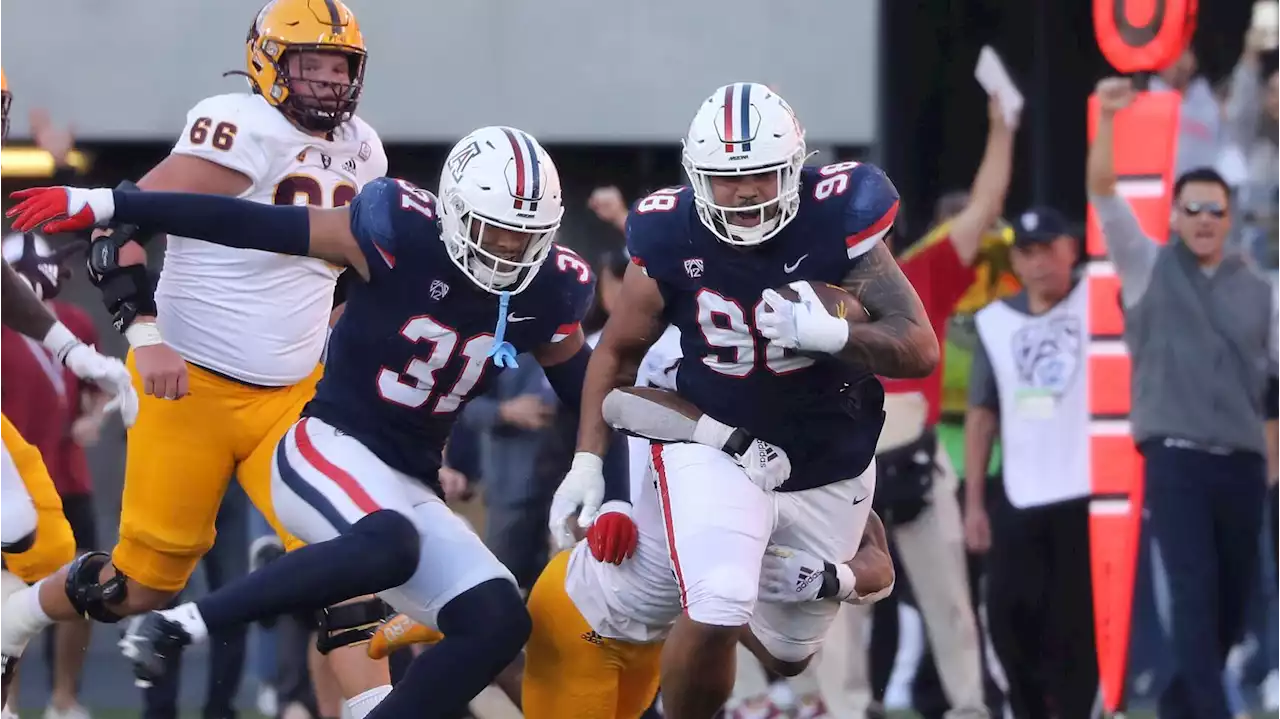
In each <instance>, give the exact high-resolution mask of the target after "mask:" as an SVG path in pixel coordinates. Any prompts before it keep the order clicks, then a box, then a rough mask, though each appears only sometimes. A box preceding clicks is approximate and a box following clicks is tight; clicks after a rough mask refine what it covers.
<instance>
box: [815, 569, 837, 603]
mask: <svg viewBox="0 0 1280 719" xmlns="http://www.w3.org/2000/svg"><path fill="white" fill-rule="evenodd" d="M839 593H840V575H838V574H836V565H834V564H832V563H831V562H823V563H822V586H820V587H818V599H827V598H829V597H834V596H836V595H837V594H839Z"/></svg>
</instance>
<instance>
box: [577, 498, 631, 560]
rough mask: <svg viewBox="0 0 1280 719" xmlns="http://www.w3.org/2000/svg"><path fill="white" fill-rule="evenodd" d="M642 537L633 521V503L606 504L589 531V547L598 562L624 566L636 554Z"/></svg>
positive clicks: (618, 501)
mask: <svg viewBox="0 0 1280 719" xmlns="http://www.w3.org/2000/svg"><path fill="white" fill-rule="evenodd" d="M639 541H640V535H639V533H638V532H637V531H636V523H635V522H634V521H632V519H631V503H630V502H623V501H621V500H616V499H615V500H613V501H610V502H605V503H604V506H603V507H601V508H600V513H599V514H597V515H596V521H595V522H594V523H593V524H592V525H591V528H590V529H588V530H587V546H588V547H590V548H591V556H593V557H595V558H596V561H598V562H608V563H610V564H622V560H624V559H629V558H630V557H631V555H633V554H635V553H636V543H637V542H639Z"/></svg>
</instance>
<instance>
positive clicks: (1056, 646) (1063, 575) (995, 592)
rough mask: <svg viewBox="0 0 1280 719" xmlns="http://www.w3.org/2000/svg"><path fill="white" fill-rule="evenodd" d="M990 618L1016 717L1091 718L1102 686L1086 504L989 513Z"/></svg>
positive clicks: (1008, 508) (1003, 508)
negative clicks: (1096, 636)
mask: <svg viewBox="0 0 1280 719" xmlns="http://www.w3.org/2000/svg"><path fill="white" fill-rule="evenodd" d="M991 525H992V526H991V531H992V537H991V552H990V554H989V556H988V559H987V618H988V622H989V624H990V628H991V643H992V644H993V645H994V646H995V650H996V653H997V654H998V655H999V657H1000V664H1001V665H1002V666H1003V667H1004V670H1005V674H1006V675H1007V676H1008V679H1009V693H1008V700H1009V707H1010V708H1011V709H1012V710H1013V714H1014V716H1016V717H1018V719H1040V718H1041V717H1046V718H1047V717H1050V716H1056V717H1058V719H1087V718H1088V717H1089V716H1090V715H1091V713H1092V710H1093V706H1094V702H1095V699H1096V697H1097V693H1098V659H1097V654H1096V649H1095V646H1094V623H1093V582H1092V581H1091V574H1090V566H1089V505H1088V502H1087V501H1086V500H1073V501H1069V502H1061V503H1057V504H1052V505H1047V506H1044V507H1033V508H1028V509H1015V508H1014V507H1013V506H1012V505H1010V504H1008V503H1007V502H1005V503H1003V504H1002V505H1001V506H1000V507H999V508H998V509H997V511H996V512H995V513H994V514H993V515H991Z"/></svg>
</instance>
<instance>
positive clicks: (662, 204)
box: [627, 186, 698, 269]
mask: <svg viewBox="0 0 1280 719" xmlns="http://www.w3.org/2000/svg"><path fill="white" fill-rule="evenodd" d="M697 222H698V219H697V209H696V208H695V206H694V204H693V190H692V188H690V187H688V186H682V187H668V188H666V189H662V190H658V191H657V192H654V193H652V194H650V195H648V196H647V197H643V198H641V199H640V201H639V202H637V203H636V204H635V206H634V207H632V209H631V212H630V214H628V215H627V252H628V253H629V254H630V255H631V260H632V261H633V262H635V263H636V264H638V265H640V266H641V267H644V268H646V269H649V268H654V267H658V266H660V265H661V264H663V261H664V260H665V259H666V258H667V256H668V255H671V256H674V255H675V254H679V253H678V252H673V251H672V248H677V247H683V246H685V245H687V244H688V243H689V242H690V241H691V235H690V233H691V231H692V229H693V224H694V223H697Z"/></svg>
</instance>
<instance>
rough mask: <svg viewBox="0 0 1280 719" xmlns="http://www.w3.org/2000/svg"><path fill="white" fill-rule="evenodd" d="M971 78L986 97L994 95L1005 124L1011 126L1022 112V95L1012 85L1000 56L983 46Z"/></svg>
mask: <svg viewBox="0 0 1280 719" xmlns="http://www.w3.org/2000/svg"><path fill="white" fill-rule="evenodd" d="M973 76H974V77H976V78H977V79H978V84H980V85H982V89H984V90H986V91H987V94H988V95H994V96H995V97H996V99H998V100H999V101H1000V107H1001V109H1003V110H1004V119H1005V122H1008V123H1010V124H1012V123H1013V121H1014V118H1016V117H1017V116H1018V115H1019V114H1020V113H1021V112H1022V105H1023V102H1024V101H1023V98H1022V93H1021V92H1019V91H1018V86H1017V85H1014V84H1013V78H1011V77H1009V71H1008V70H1005V68H1004V63H1003V62H1001V61H1000V56H999V55H997V54H996V51H995V50H992V49H991V46H990V45H984V46H983V47H982V51H981V52H979V53H978V66H977V67H976V68H974V71H973Z"/></svg>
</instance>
